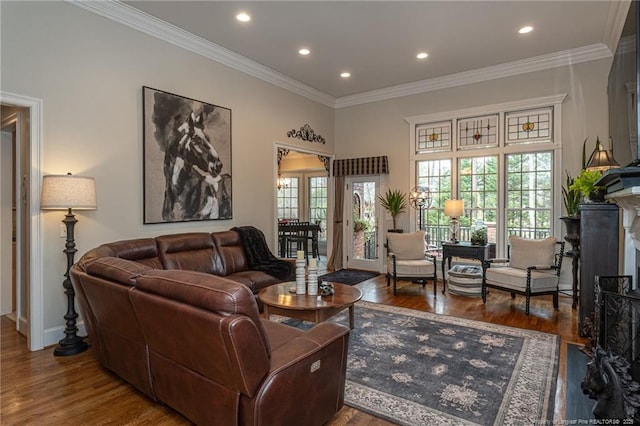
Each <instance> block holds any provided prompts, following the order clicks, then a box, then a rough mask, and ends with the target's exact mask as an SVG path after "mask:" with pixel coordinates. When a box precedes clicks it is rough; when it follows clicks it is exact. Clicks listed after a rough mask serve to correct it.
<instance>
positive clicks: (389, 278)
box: [387, 272, 391, 287]
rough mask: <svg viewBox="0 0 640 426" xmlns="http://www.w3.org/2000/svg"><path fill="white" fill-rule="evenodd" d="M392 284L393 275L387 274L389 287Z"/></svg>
mask: <svg viewBox="0 0 640 426" xmlns="http://www.w3.org/2000/svg"><path fill="white" fill-rule="evenodd" d="M390 284H391V275H390V274H389V273H388V272H387V287H389V285H390Z"/></svg>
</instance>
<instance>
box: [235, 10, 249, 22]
mask: <svg viewBox="0 0 640 426" xmlns="http://www.w3.org/2000/svg"><path fill="white" fill-rule="evenodd" d="M236 19H237V20H238V21H240V22H249V21H250V20H251V16H249V15H247V14H246V13H244V12H240V13H238V14H237V15H236Z"/></svg>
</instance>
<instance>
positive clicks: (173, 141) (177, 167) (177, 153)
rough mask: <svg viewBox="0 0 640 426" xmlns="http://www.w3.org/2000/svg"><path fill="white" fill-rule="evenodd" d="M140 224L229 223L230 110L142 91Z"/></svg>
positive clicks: (170, 94) (188, 99)
mask: <svg viewBox="0 0 640 426" xmlns="http://www.w3.org/2000/svg"><path fill="white" fill-rule="evenodd" d="M142 105H143V110H144V126H143V143H144V173H143V174H144V213H143V215H144V223H166V222H185V221H193V220H221V219H231V218H232V208H231V207H232V204H231V110H230V109H229V108H224V107H220V106H217V105H212V104H208V103H206V102H202V101H197V100H195V99H190V98H186V97H184V96H179V95H175V94H173V93H167V92H163V91H161V90H157V89H152V88H150V87H146V86H143V87H142Z"/></svg>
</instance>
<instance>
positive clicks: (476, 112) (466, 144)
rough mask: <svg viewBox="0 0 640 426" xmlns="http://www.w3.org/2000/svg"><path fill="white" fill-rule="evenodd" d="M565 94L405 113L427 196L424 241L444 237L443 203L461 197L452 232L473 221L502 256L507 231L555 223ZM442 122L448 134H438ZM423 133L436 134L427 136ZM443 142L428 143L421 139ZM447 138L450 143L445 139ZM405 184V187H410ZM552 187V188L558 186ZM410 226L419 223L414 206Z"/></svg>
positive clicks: (537, 233) (532, 233) (466, 231)
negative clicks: (483, 228)
mask: <svg viewBox="0 0 640 426" xmlns="http://www.w3.org/2000/svg"><path fill="white" fill-rule="evenodd" d="M565 97H566V95H564V94H563V95H557V96H549V97H546V98H537V99H531V100H524V101H516V102H510V103H508V104H500V105H488V106H483V107H479V108H469V109H465V110H459V111H453V112H446V113H436V114H429V115H423V116H416V117H409V118H407V122H409V124H410V125H411V126H412V127H411V132H410V133H409V135H410V140H409V143H410V146H411V151H410V152H412V154H411V160H412V165H413V166H414V167H415V169H414V172H415V175H414V176H415V181H414V182H412V183H413V184H414V185H415V186H427V187H429V189H430V190H431V193H432V198H433V201H432V203H431V205H430V206H429V208H427V209H426V212H425V213H424V221H423V223H424V228H425V230H426V232H427V234H428V237H429V243H430V244H437V245H439V244H440V242H441V241H443V240H448V239H449V238H450V233H449V223H450V218H448V217H446V216H444V201H445V200H447V199H451V198H457V199H462V200H463V201H464V207H465V210H464V215H463V216H462V217H461V218H459V219H460V225H461V229H460V234H459V238H460V240H462V241H469V240H470V232H471V227H472V226H473V225H474V224H475V223H476V221H477V220H482V221H483V222H484V224H485V225H486V226H487V237H488V240H489V241H490V242H495V243H496V244H497V254H498V255H502V256H504V255H506V245H507V243H508V237H509V236H510V235H518V236H521V237H524V238H545V237H548V236H551V235H554V233H555V229H556V228H555V227H556V226H559V223H557V224H556V222H559V220H557V218H558V217H559V216H560V210H561V205H560V203H556V202H555V201H556V200H557V201H559V200H560V194H559V192H556V191H555V190H554V182H556V181H557V182H559V180H558V179H557V176H560V162H559V161H558V157H557V155H558V154H557V153H558V152H559V150H560V148H561V141H560V140H559V133H560V132H556V131H554V127H556V126H560V110H561V104H562V101H563V100H564V98H565ZM446 123H450V128H452V129H455V132H452V133H451V132H444V131H442V129H443V128H445V126H444V124H446ZM431 135H437V137H435V136H431ZM443 135H447V141H448V142H447V143H442V144H441V145H436V144H434V143H432V144H429V142H434V141H442V139H445V138H443ZM449 137H450V141H449V139H448V138H449ZM414 185H412V186H414ZM558 190H559V187H558ZM415 214H416V216H414V218H415V222H414V223H415V225H416V228H417V227H418V224H419V223H420V217H419V216H418V212H415Z"/></svg>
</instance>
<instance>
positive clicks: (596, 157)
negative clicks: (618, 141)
mask: <svg viewBox="0 0 640 426" xmlns="http://www.w3.org/2000/svg"><path fill="white" fill-rule="evenodd" d="M609 140H610V141H611V138H609ZM618 167H620V164H618V162H617V161H616V160H614V158H613V141H611V155H609V153H608V152H607V150H606V149H604V148H603V147H602V144H601V143H600V139H599V138H598V139H596V149H595V150H594V151H593V152H592V153H591V157H589V161H588V162H587V167H586V168H587V170H599V171H602V172H603V171H605V170H609V169H615V168H618Z"/></svg>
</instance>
